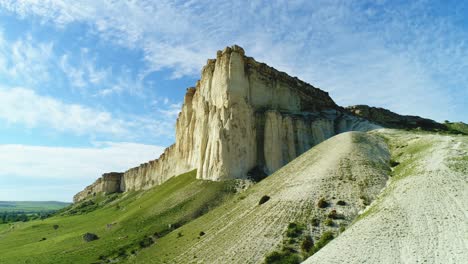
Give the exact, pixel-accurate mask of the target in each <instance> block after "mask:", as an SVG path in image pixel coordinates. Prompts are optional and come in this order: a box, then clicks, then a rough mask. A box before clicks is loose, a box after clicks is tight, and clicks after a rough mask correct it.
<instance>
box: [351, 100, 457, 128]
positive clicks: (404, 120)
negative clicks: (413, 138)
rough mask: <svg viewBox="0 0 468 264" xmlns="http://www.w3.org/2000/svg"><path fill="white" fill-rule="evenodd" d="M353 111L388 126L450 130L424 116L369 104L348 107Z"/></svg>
mask: <svg viewBox="0 0 468 264" xmlns="http://www.w3.org/2000/svg"><path fill="white" fill-rule="evenodd" d="M346 109H347V110H349V111H350V112H351V113H353V114H355V115H357V116H359V117H363V118H365V119H367V120H370V121H372V122H374V123H377V124H380V125H382V126H384V127H388V128H401V129H415V128H419V129H422V130H429V131H434V130H448V128H447V126H445V125H444V124H440V123H437V122H436V121H434V120H431V119H427V118H422V117H419V116H409V115H399V114H397V113H394V112H392V111H390V110H387V109H384V108H380V107H371V106H368V105H354V106H349V107H347V108H346Z"/></svg>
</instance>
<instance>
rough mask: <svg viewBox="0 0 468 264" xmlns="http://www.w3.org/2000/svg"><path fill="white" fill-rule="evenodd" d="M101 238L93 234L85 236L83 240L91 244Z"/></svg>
mask: <svg viewBox="0 0 468 264" xmlns="http://www.w3.org/2000/svg"><path fill="white" fill-rule="evenodd" d="M98 239H99V237H98V236H97V235H96V234H93V233H86V234H84V235H83V240H84V241H85V242H91V241H94V240H98Z"/></svg>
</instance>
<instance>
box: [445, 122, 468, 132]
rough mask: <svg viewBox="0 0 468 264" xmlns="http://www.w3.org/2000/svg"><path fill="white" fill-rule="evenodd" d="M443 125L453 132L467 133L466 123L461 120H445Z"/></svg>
mask: <svg viewBox="0 0 468 264" xmlns="http://www.w3.org/2000/svg"><path fill="white" fill-rule="evenodd" d="M444 125H445V126H446V127H447V128H448V130H449V131H451V132H452V133H454V134H457V133H462V134H464V135H468V125H467V124H465V123H463V122H445V123H444Z"/></svg>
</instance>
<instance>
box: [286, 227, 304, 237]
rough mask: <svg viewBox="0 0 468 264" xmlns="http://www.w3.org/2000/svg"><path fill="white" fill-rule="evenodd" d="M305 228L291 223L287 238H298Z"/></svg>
mask: <svg viewBox="0 0 468 264" xmlns="http://www.w3.org/2000/svg"><path fill="white" fill-rule="evenodd" d="M303 230H304V227H303V226H302V225H298V224H296V223H289V225H288V229H287V230H286V236H287V237H291V238H294V237H298V236H300V235H301V234H302V231H303Z"/></svg>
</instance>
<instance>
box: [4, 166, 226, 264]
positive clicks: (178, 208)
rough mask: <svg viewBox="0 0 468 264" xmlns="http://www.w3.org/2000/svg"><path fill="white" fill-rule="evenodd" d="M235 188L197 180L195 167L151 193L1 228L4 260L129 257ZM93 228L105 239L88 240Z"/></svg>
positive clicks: (81, 260) (82, 205)
mask: <svg viewBox="0 0 468 264" xmlns="http://www.w3.org/2000/svg"><path fill="white" fill-rule="evenodd" d="M232 187H233V182H209V181H200V180H196V179H195V172H194V171H193V172H190V173H186V174H183V175H180V176H178V177H175V178H173V179H171V180H169V181H168V182H166V183H164V184H163V185H161V186H158V187H155V188H153V189H151V190H149V191H146V192H132V193H126V194H123V195H122V194H121V195H110V196H98V197H95V198H94V199H93V200H89V201H85V202H83V203H80V204H77V205H74V206H71V207H68V208H66V209H65V210H63V211H62V212H61V213H60V215H57V216H55V217H52V218H48V219H46V220H43V221H32V222H28V223H15V224H12V225H10V226H8V227H5V225H4V226H3V227H2V226H0V252H1V254H0V263H98V262H100V261H107V260H115V261H116V260H122V259H126V258H128V257H129V256H131V255H132V254H135V253H137V252H138V251H139V250H141V249H142V248H144V247H147V246H150V245H151V244H152V243H153V242H154V241H155V240H157V239H158V237H161V236H164V235H165V234H167V233H168V232H171V231H172V230H174V229H176V228H177V227H179V226H181V225H183V224H184V223H185V222H188V221H191V220H192V219H194V218H196V217H198V216H200V215H202V214H203V213H205V212H206V211H208V210H210V209H211V207H215V206H216V205H218V204H220V203H222V201H224V200H225V199H226V198H227V197H229V196H231V195H232V193H233V190H232ZM54 226H55V227H54ZM87 232H90V233H93V234H96V235H97V236H98V237H99V239H98V240H95V241H92V242H85V241H84V240H83V238H82V236H83V234H85V233H87Z"/></svg>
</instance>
